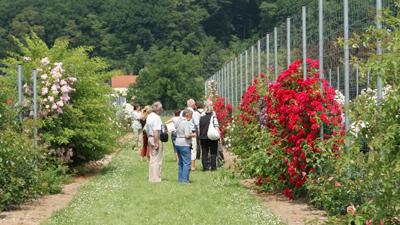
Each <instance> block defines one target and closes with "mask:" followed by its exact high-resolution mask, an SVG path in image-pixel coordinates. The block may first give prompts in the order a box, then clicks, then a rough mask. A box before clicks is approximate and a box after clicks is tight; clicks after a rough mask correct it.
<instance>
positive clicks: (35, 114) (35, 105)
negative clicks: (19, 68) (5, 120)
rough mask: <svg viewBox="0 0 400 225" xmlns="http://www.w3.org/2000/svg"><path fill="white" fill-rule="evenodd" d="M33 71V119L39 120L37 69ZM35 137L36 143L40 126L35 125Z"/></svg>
mask: <svg viewBox="0 0 400 225" xmlns="http://www.w3.org/2000/svg"><path fill="white" fill-rule="evenodd" d="M32 73H33V119H34V120H35V121H36V120H37V115H38V114H37V71H36V70H32ZM33 129H34V130H33V139H34V143H35V145H37V143H38V128H37V127H36V125H35V127H34V128H33Z"/></svg>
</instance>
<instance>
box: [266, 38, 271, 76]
mask: <svg viewBox="0 0 400 225" xmlns="http://www.w3.org/2000/svg"><path fill="white" fill-rule="evenodd" d="M266 44H267V45H266V48H267V81H269V77H270V67H269V64H270V62H269V55H270V54H269V34H267V41H266Z"/></svg>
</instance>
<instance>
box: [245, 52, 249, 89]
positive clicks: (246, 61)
mask: <svg viewBox="0 0 400 225" xmlns="http://www.w3.org/2000/svg"><path fill="white" fill-rule="evenodd" d="M248 58H249V52H248V50H246V52H245V53H244V64H245V77H246V79H245V81H246V90H247V88H248V87H249V75H248V74H249V62H248Z"/></svg>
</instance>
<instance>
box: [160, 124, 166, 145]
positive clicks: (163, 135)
mask: <svg viewBox="0 0 400 225" xmlns="http://www.w3.org/2000/svg"><path fill="white" fill-rule="evenodd" d="M160 141H162V142H168V129H167V126H166V125H165V124H163V125H161V132H160Z"/></svg>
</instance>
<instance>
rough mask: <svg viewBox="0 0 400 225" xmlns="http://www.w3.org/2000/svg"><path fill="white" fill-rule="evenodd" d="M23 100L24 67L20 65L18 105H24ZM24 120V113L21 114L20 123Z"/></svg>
mask: <svg viewBox="0 0 400 225" xmlns="http://www.w3.org/2000/svg"><path fill="white" fill-rule="evenodd" d="M22 100H23V99H22V66H21V65H18V105H20V106H21V105H22ZM22 120H23V118H22V113H19V121H20V122H22Z"/></svg>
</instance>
